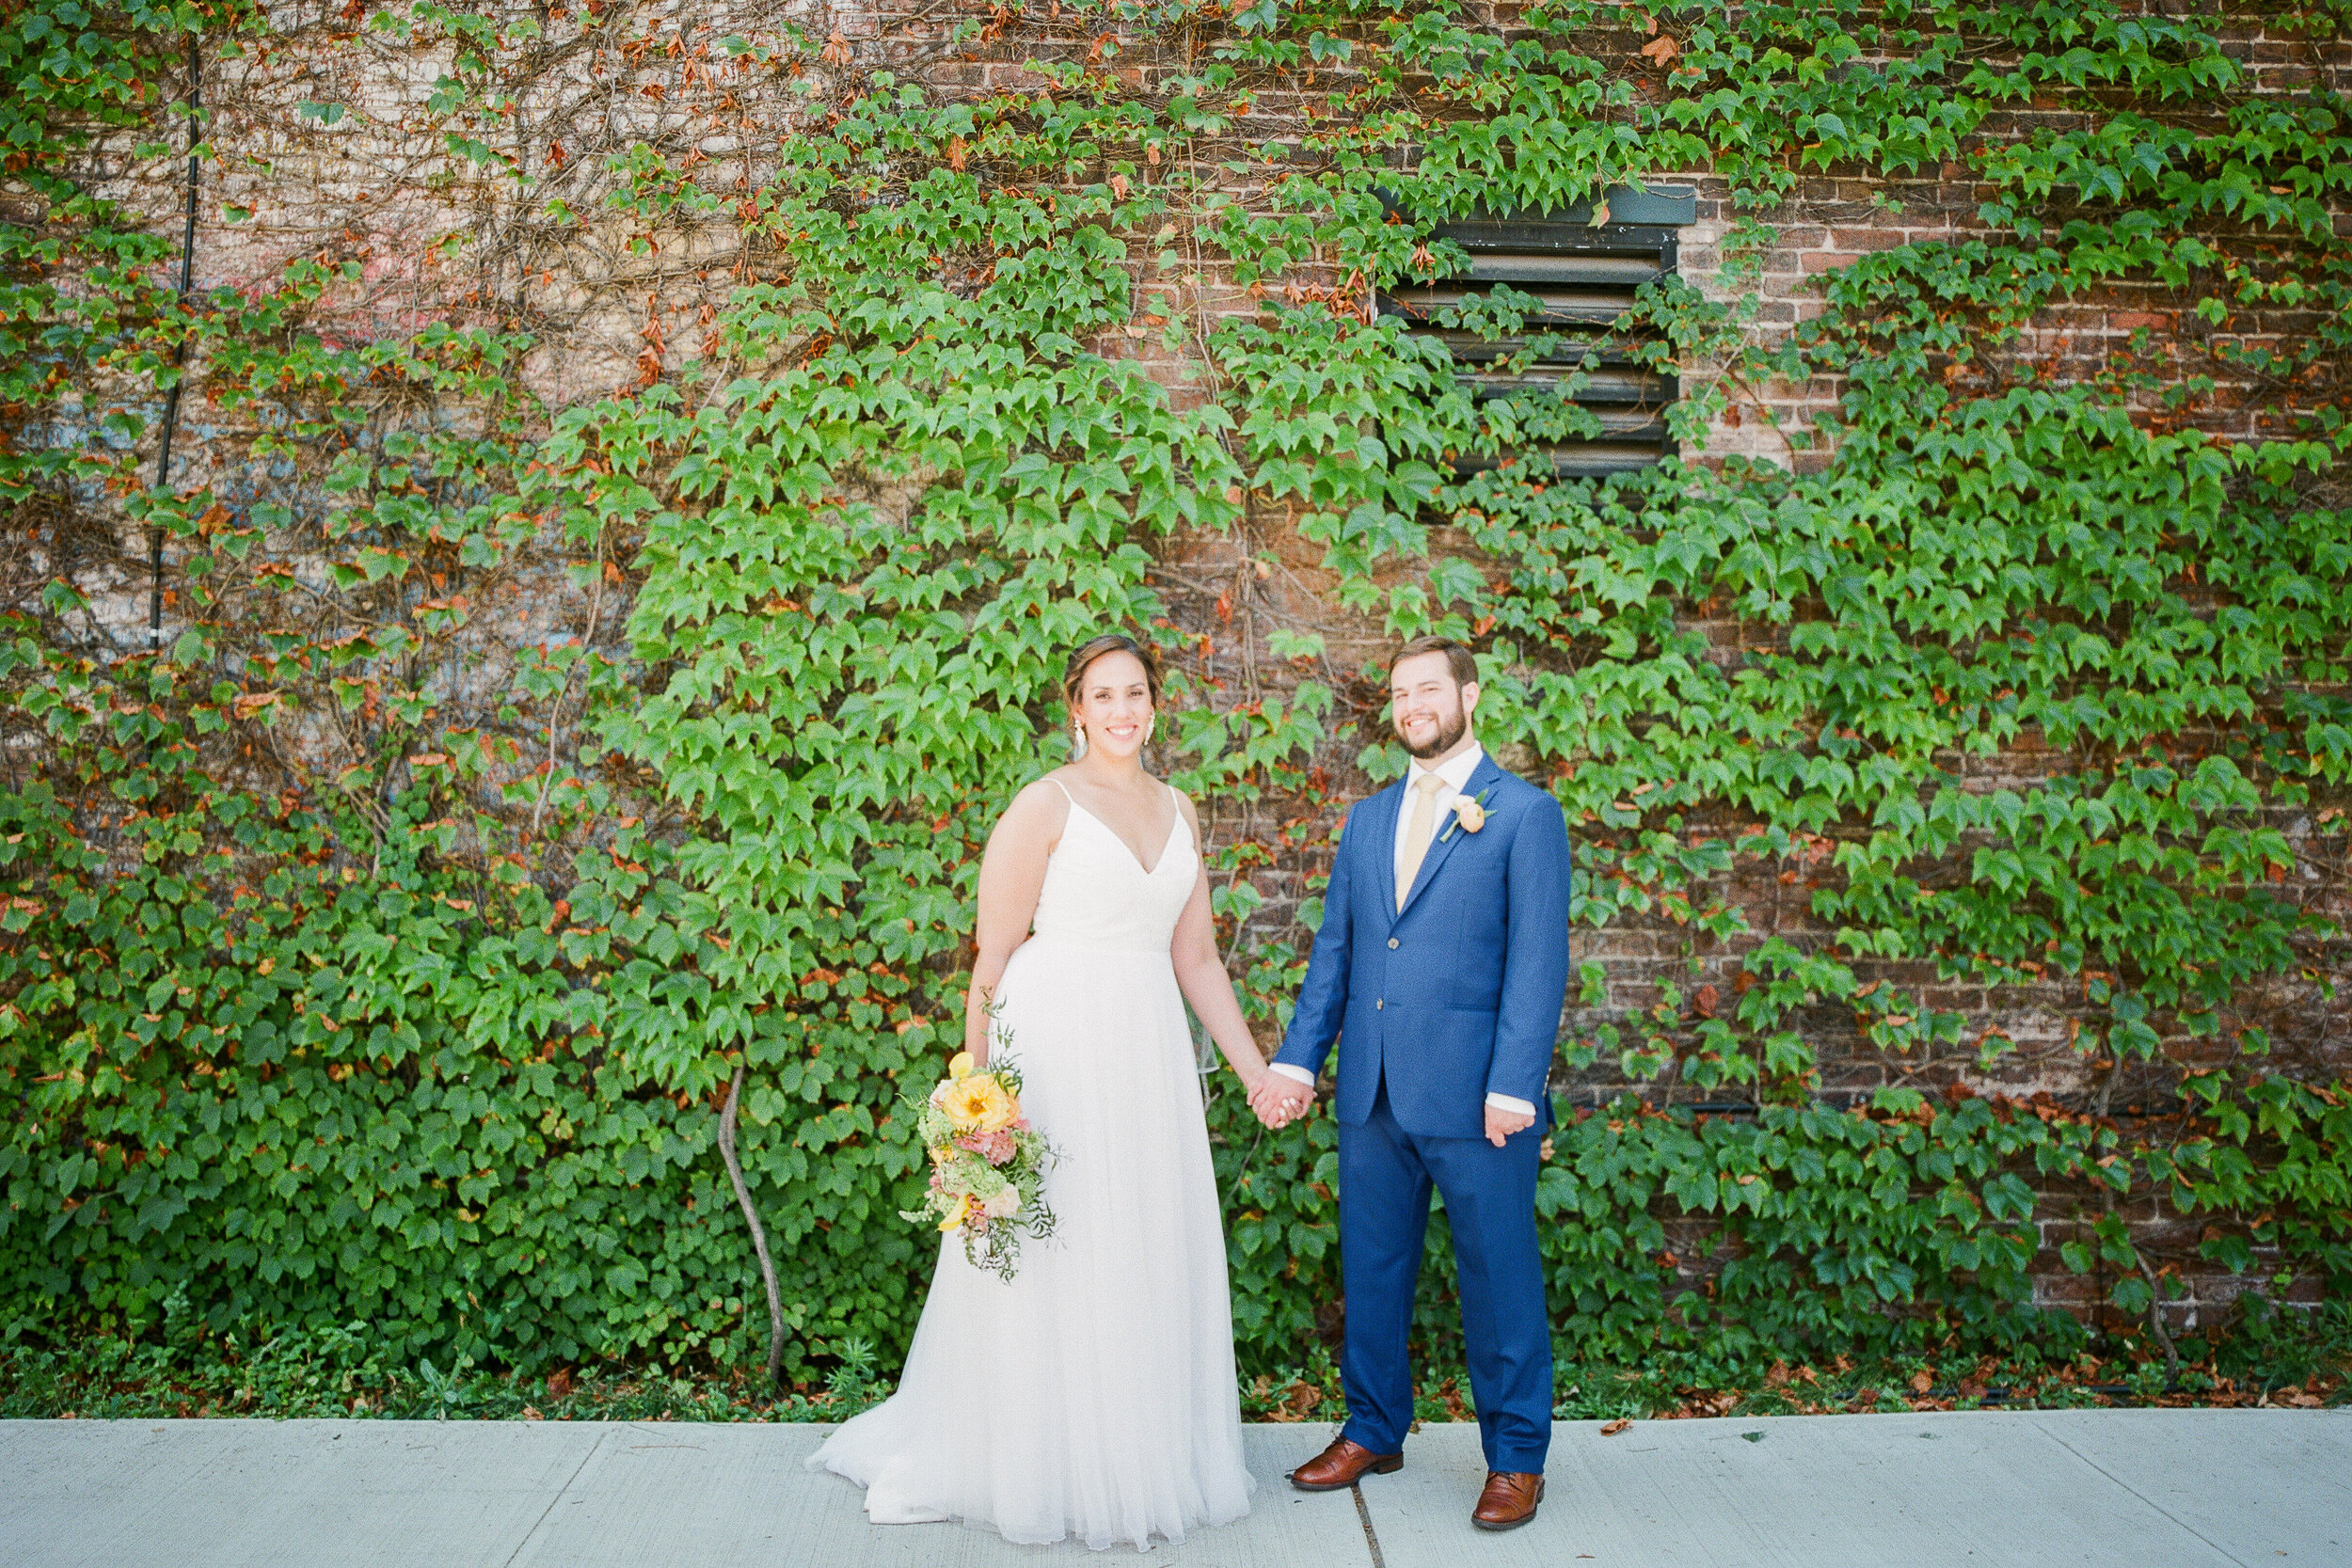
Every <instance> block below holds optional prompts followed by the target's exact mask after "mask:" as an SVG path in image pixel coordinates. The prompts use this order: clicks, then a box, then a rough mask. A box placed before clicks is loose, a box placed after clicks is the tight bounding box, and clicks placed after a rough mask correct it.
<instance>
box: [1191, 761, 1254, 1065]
mask: <svg viewBox="0 0 2352 1568" xmlns="http://www.w3.org/2000/svg"><path fill="white" fill-rule="evenodd" d="M1177 809H1178V810H1179V811H1182V812H1183V813H1184V821H1185V823H1186V825H1187V826H1189V827H1190V828H1191V829H1192V841H1193V842H1194V843H1195V844H1199V843H1200V817H1199V816H1196V815H1195V814H1194V812H1193V809H1192V802H1191V801H1190V800H1185V799H1184V797H1183V796H1181V795H1180V796H1178V797H1177ZM1168 958H1170V960H1172V961H1173V962H1174V964H1175V966H1176V985H1177V989H1178V990H1182V991H1183V992H1184V1000H1185V1001H1187V1002H1189V1003H1191V1004H1192V1010H1193V1011H1194V1012H1195V1013H1198V1014H1199V1015H1200V1022H1202V1023H1203V1024H1205V1025H1207V1027H1208V1031H1209V1038H1211V1039H1213V1040H1215V1041H1216V1048H1217V1050H1218V1051H1219V1052H1221V1053H1224V1056H1225V1062H1226V1065H1227V1066H1229V1067H1231V1068H1232V1069H1233V1071H1234V1072H1235V1073H1237V1074H1238V1075H1239V1076H1240V1078H1241V1082H1242V1087H1243V1088H1244V1089H1245V1090H1247V1091H1248V1092H1249V1093H1251V1094H1253V1095H1254V1094H1255V1093H1256V1092H1257V1088H1258V1085H1259V1083H1260V1082H1261V1081H1262V1080H1263V1079H1264V1077H1265V1072H1266V1068H1265V1057H1264V1056H1263V1055H1262V1054H1260V1053H1259V1051H1258V1042H1257V1041H1256V1040H1254V1039H1252V1038H1250V1036H1249V1024H1248V1021H1247V1020H1245V1019H1244V1018H1243V1017H1242V1016H1241V1001H1240V999H1239V998H1238V997H1236V996H1235V995H1234V994H1233V982H1232V976H1230V975H1228V974H1226V973H1225V960H1224V959H1223V958H1219V957H1217V951H1216V923H1215V921H1214V920H1213V919H1212V918H1211V916H1210V913H1209V871H1208V866H1207V864H1206V863H1205V861H1204V862H1203V863H1202V865H1201V868H1200V878H1199V879H1198V880H1196V881H1195V882H1194V883H1193V885H1192V896H1191V897H1190V898H1189V899H1187V900H1185V903H1184V913H1183V914H1182V915H1180V916H1179V917H1178V918H1177V921H1176V936H1175V939H1174V940H1173V941H1172V942H1169V944H1168Z"/></svg>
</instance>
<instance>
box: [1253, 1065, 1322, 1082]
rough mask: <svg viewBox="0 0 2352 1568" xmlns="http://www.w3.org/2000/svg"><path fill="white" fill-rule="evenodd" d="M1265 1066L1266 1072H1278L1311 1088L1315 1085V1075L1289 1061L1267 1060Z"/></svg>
mask: <svg viewBox="0 0 2352 1568" xmlns="http://www.w3.org/2000/svg"><path fill="white" fill-rule="evenodd" d="M1265 1066H1266V1070H1267V1071H1268V1072H1279V1073H1280V1074H1281V1075H1282V1076H1283V1077H1285V1078H1288V1079H1292V1080H1294V1081H1295V1082H1297V1083H1301V1084H1304V1085H1307V1086H1308V1087H1309V1088H1313V1087H1314V1086H1315V1075H1314V1074H1313V1073H1311V1072H1309V1071H1308V1070H1307V1069H1305V1068H1303V1067H1296V1066H1294V1065H1293V1064H1291V1063H1289V1062H1268V1063H1266V1065H1265Z"/></svg>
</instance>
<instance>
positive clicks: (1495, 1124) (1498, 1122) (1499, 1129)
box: [1486, 1105, 1535, 1148]
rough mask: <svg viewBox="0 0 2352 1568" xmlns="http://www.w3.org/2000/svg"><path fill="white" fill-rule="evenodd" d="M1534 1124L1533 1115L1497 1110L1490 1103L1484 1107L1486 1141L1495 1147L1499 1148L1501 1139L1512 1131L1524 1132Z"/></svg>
mask: <svg viewBox="0 0 2352 1568" xmlns="http://www.w3.org/2000/svg"><path fill="white" fill-rule="evenodd" d="M1534 1125H1535V1118H1534V1117H1530V1116H1522V1115H1520V1114H1519V1113H1518V1112H1517V1111H1502V1110H1497V1109H1496V1108H1495V1107H1494V1106H1492V1105H1489V1106H1487V1107H1486V1141H1487V1142H1488V1143H1490V1144H1492V1145H1494V1146H1495V1147H1496V1148H1502V1141H1503V1140H1504V1139H1505V1138H1508V1137H1509V1136H1510V1135H1511V1134H1512V1133H1514V1132H1525V1131H1526V1130H1527V1129H1528V1128H1530V1127H1533V1126H1534Z"/></svg>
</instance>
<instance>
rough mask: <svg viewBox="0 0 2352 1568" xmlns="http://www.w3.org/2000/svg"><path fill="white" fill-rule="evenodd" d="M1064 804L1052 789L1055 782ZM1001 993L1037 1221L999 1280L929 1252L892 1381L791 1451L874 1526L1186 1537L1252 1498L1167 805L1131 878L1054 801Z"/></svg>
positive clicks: (1027, 1540) (1130, 864) (1181, 880)
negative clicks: (1042, 1232)
mask: <svg viewBox="0 0 2352 1568" xmlns="http://www.w3.org/2000/svg"><path fill="white" fill-rule="evenodd" d="M1064 793H1065V794H1066V793H1067V791H1065V792H1064ZM1071 803H1072V806H1073V810H1072V811H1071V813H1070V816H1069V819H1068V821H1067V823H1066V824H1065V825H1064V827H1063V830H1062V835H1061V839H1060V842H1059V843H1058V844H1057V845H1056V847H1055V848H1054V851H1053V853H1052V855H1051V856H1050V857H1049V859H1048V860H1047V862H1046V868H1045V879H1044V883H1043V885H1042V887H1041V890H1040V892H1039V895H1038V901H1037V913H1036V915H1035V917H1034V920H1033V922H1032V934H1031V936H1030V937H1029V939H1028V940H1027V941H1026V942H1023V943H1022V944H1021V946H1020V947H1019V948H1017V949H1015V950H1014V952H1013V955H1012V958H1011V960H1010V962H1009V964H1008V965H1007V966H1006V969H1005V974H1004V979H1003V980H1002V982H1001V983H1000V984H999V985H998V987H997V992H996V994H997V999H998V1004H999V1008H998V1014H997V1018H998V1022H999V1024H1000V1026H1001V1028H1002V1029H1003V1030H1005V1031H1007V1032H1008V1033H1009V1053H1010V1054H1011V1056H1012V1057H1013V1059H1014V1060H1015V1061H1017V1062H1018V1063H1019V1064H1020V1067H1021V1071H1022V1077H1023V1090H1022V1099H1023V1109H1024V1111H1025V1114H1026V1115H1027V1117H1028V1118H1029V1121H1030V1123H1031V1124H1032V1125H1033V1126H1035V1127H1037V1128H1038V1129H1039V1130H1040V1131H1041V1132H1043V1133H1044V1134H1045V1136H1046V1137H1047V1138H1048V1140H1050V1141H1051V1142H1052V1143H1053V1145H1054V1146H1055V1148H1056V1149H1057V1151H1058V1152H1059V1155H1060V1158H1059V1160H1058V1161H1057V1164H1055V1166H1054V1167H1053V1169H1052V1171H1051V1172H1050V1173H1049V1174H1048V1176H1047V1178H1046V1197H1047V1201H1048V1202H1049V1203H1050V1204H1051V1205H1052V1207H1053V1210H1054V1212H1055V1215H1056V1216H1057V1222H1058V1223H1057V1231H1056V1234H1055V1235H1054V1236H1053V1237H1051V1238H1049V1239H1046V1240H1042V1241H1039V1240H1032V1241H1030V1242H1028V1243H1026V1245H1025V1247H1024V1249H1023V1252H1022V1258H1021V1267H1020V1272H1019V1273H1018V1274H1017V1275H1015V1277H1014V1278H1013V1279H1012V1280H1011V1281H1010V1282H1009V1283H1007V1282H1004V1281H1000V1280H999V1279H997V1278H996V1276H994V1275H991V1274H988V1273H985V1272H983V1271H981V1270H978V1269H976V1268H974V1267H973V1266H972V1265H971V1264H970V1263H969V1262H967V1261H966V1260H965V1259H964V1256H963V1244H962V1243H961V1241H959V1240H956V1239H954V1238H948V1239H946V1241H944V1242H943V1243H942V1245H941V1247H940V1252H939V1263H938V1268H937V1270H936V1272H935V1274H934V1275H933V1277H932V1280H931V1290H930V1297H929V1299H928V1300H927V1301H926V1302H925V1304H924V1307H923V1317H922V1321H921V1323H920V1324H919V1325H918V1326H917V1327H916V1329H915V1333H914V1344H913V1347H912V1348H911V1349H910V1350H909V1352H908V1354H907V1363H906V1370H905V1372H904V1374H903V1376H902V1377H901V1378H900V1380H899V1384H898V1392H897V1393H896V1394H894V1395H892V1397H891V1398H890V1399H888V1400H887V1401H885V1402H882V1404H880V1405H878V1406H876V1407H875V1408H874V1409H872V1410H869V1411H867V1412H866V1414H864V1415H862V1416H859V1417H857V1418H855V1419H853V1420H850V1421H849V1422H847V1423H846V1424H844V1425H843V1426H842V1427H841V1429H840V1430H839V1431H837V1432H835V1433H834V1434H833V1435H832V1436H831V1437H830V1438H829V1439H828V1440H827V1441H826V1442H825V1444H824V1446H823V1447H822V1448H820V1449H818V1451H817V1453H816V1454H815V1455H813V1456H812V1457H811V1458H810V1460H809V1462H808V1463H809V1465H810V1466H811V1467H812V1468H824V1469H829V1470H832V1471H834V1472H836V1473H837V1474H840V1475H843V1476H846V1477H848V1478H849V1479H850V1480H851V1481H857V1482H859V1483H860V1484H862V1485H864V1486H865V1487H866V1513H867V1514H868V1516H869V1517H871V1518H872V1519H873V1521H874V1522H875V1523H877V1524H913V1523H918V1522H926V1521H933V1520H946V1519H957V1520H961V1521H963V1522H965V1523H967V1524H972V1525H980V1526H987V1527H990V1528H994V1529H995V1530H997V1531H998V1532H999V1533H1001V1534H1002V1535H1003V1536H1004V1537H1005V1539H1006V1540H1008V1541H1013V1542H1018V1543H1023V1544H1044V1543H1049V1542H1054V1541H1060V1540H1064V1539H1071V1538H1074V1539H1076V1540H1079V1541H1083V1542H1085V1543H1086V1544H1088V1545H1089V1546H1095V1547H1104V1546H1110V1545H1115V1544H1134V1545H1136V1546H1147V1545H1149V1544H1152V1541H1153V1540H1154V1539H1155V1538H1157V1539H1161V1540H1166V1541H1168V1542H1181V1541H1183V1540H1184V1536H1185V1532H1186V1531H1187V1530H1189V1529H1193V1528H1198V1527H1200V1526H1204V1525H1218V1524H1224V1523H1227V1522H1229V1521H1231V1520H1233V1519H1237V1518H1239V1517H1241V1516H1242V1515H1243V1514H1245V1513H1248V1511H1249V1495H1250V1491H1251V1489H1252V1487H1253V1485H1254V1482H1253V1481H1251V1479H1250V1476H1249V1472H1248V1469H1247V1468H1246V1467H1245V1465H1244V1464H1243V1462H1242V1447H1241V1408H1240V1402H1239V1389H1238V1386H1237V1384H1236V1382H1235V1378H1234V1370H1233V1330H1232V1298H1231V1295H1230V1293H1229V1289H1228V1285H1227V1281H1226V1272H1225V1235H1224V1227H1223V1225H1222V1223H1221V1221H1220V1218H1219V1215H1218V1212H1217V1196H1216V1174H1215V1171H1214V1169H1213V1167H1212V1165H1211V1163H1210V1158H1209V1139H1208V1128H1207V1124H1206V1121H1205V1119H1204V1117H1203V1115H1202V1109H1201V1098H1200V1077H1199V1074H1198V1072H1197V1070H1196V1069H1195V1066H1194V1057H1193V1046H1192V1037H1191V1032H1190V1030H1189V1029H1188V1027H1187V1026H1186V1022H1185V1019H1184V998H1183V995H1182V993H1181V992H1180V991H1179V990H1177V986H1176V973H1175V968H1174V965H1173V963H1172V962H1171V960H1170V957H1169V951H1170V943H1171V940H1172V939H1173V937H1174V935H1175V930H1176V922H1177V918H1178V916H1179V915H1181V914H1182V913H1183V912H1184V905H1185V902H1186V901H1187V900H1188V899H1189V898H1190V897H1191V896H1192V890H1193V887H1194V885H1195V882H1196V880H1197V879H1198V878H1199V875H1200V857H1199V853H1198V851H1197V848H1196V847H1195V845H1194V844H1193V841H1192V833H1191V830H1190V827H1189V826H1188V825H1187V824H1186V823H1185V821H1184V815H1183V813H1182V812H1181V811H1180V812H1178V814H1177V819H1176V822H1175V824H1174V825H1173V826H1172V827H1171V828H1170V829H1169V832H1168V840H1167V842H1166V843H1165V845H1163V847H1162V848H1161V852H1160V855H1159V858H1158V860H1157V861H1156V862H1155V863H1153V864H1152V868H1151V869H1150V870H1149V871H1147V870H1145V869H1144V867H1143V863H1142V862H1141V861H1139V860H1138V859H1137V858H1136V854H1135V852H1134V851H1133V850H1132V849H1130V848H1129V847H1128V846H1127V844H1126V841H1125V840H1123V839H1121V838H1120V836H1119V835H1118V834H1117V833H1116V832H1113V831H1112V830H1111V828H1110V827H1109V826H1108V825H1107V824H1106V823H1104V822H1103V821H1102V819H1101V818H1099V817H1097V816H1094V815H1093V814H1092V813H1090V812H1089V811H1087V810H1086V809H1085V808H1084V807H1083V806H1079V805H1077V803H1076V801H1075V800H1074V799H1073V800H1072V802H1071Z"/></svg>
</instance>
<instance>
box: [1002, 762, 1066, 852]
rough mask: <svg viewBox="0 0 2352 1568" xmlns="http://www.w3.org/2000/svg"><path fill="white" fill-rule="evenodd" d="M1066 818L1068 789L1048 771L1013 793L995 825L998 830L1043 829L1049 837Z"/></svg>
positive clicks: (1056, 831) (1029, 830)
mask: <svg viewBox="0 0 2352 1568" xmlns="http://www.w3.org/2000/svg"><path fill="white" fill-rule="evenodd" d="M1069 819H1070V795H1069V792H1068V791H1067V790H1065V789H1064V788H1063V787H1062V785H1061V783H1060V781H1058V780H1057V779H1056V778H1055V777H1054V775H1053V774H1052V773H1048V774H1045V775H1044V776H1043V777H1041V778H1036V779H1031V780H1030V781H1029V782H1028V783H1027V784H1023V785H1022V786H1021V788H1020V789H1019V790H1018V791H1016V792H1015V793H1014V795H1013V798H1012V800H1010V801H1009V803H1008V804H1007V805H1006V807H1005V815H1004V817H1003V818H1002V820H1000V821H999V822H998V823H997V827H998V829H999V830H1000V831H1001V830H1003V829H1006V828H1010V829H1012V830H1013V831H1014V832H1028V833H1036V832H1042V833H1044V834H1045V835H1046V836H1047V837H1049V838H1051V837H1055V836H1057V835H1058V834H1059V833H1060V832H1061V830H1062V824H1063V823H1065V822H1067V821H1068V820H1069Z"/></svg>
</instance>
